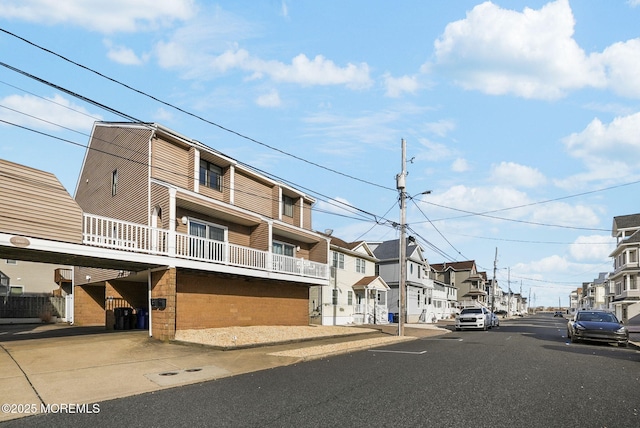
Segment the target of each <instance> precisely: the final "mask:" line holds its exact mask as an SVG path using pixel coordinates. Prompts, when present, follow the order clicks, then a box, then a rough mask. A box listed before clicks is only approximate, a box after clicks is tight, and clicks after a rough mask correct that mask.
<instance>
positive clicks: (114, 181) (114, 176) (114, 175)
mask: <svg viewBox="0 0 640 428" xmlns="http://www.w3.org/2000/svg"><path fill="white" fill-rule="evenodd" d="M117 194H118V170H117V169H114V170H113V171H112V172H111V196H115V195H117Z"/></svg>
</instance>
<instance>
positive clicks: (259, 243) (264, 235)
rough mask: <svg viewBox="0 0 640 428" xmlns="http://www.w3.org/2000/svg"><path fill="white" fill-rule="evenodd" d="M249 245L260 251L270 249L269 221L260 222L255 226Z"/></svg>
mask: <svg viewBox="0 0 640 428" xmlns="http://www.w3.org/2000/svg"><path fill="white" fill-rule="evenodd" d="M249 245H250V246H251V248H255V249H257V250H260V251H269V225H268V224H267V223H260V224H259V225H258V226H256V227H254V228H253V230H252V231H251V241H250V244H249Z"/></svg>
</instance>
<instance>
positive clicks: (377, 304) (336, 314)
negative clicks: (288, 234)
mask: <svg viewBox="0 0 640 428" xmlns="http://www.w3.org/2000/svg"><path fill="white" fill-rule="evenodd" d="M327 236H328V237H329V238H330V239H331V247H330V248H331V255H330V260H331V261H332V266H331V280H330V283H329V286H328V287H324V286H318V287H312V288H311V290H310V292H309V304H310V313H311V322H312V323H314V324H321V325H347V324H386V323H388V310H387V293H388V291H389V286H388V285H387V283H386V282H385V281H384V280H383V279H382V278H381V277H379V276H377V275H376V274H375V271H376V262H377V261H378V259H377V258H375V257H374V255H373V251H372V250H371V249H370V248H369V246H368V245H367V243H366V242H364V241H357V242H345V241H343V240H342V239H339V238H336V237H334V236H329V235H327Z"/></svg>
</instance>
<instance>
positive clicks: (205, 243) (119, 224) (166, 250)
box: [82, 214, 329, 279]
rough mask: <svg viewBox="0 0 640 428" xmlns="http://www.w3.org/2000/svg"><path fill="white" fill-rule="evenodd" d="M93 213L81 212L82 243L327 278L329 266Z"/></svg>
mask: <svg viewBox="0 0 640 428" xmlns="http://www.w3.org/2000/svg"><path fill="white" fill-rule="evenodd" d="M173 235H175V238H174V239H175V246H173V245H170V243H171V242H170V241H172V240H173V239H171V234H170V233H169V231H168V230H165V229H158V228H153V227H149V226H145V225H142V224H136V223H131V222H126V221H121V220H116V219H113V218H108V217H101V216H97V215H93V214H84V224H83V238H82V242H83V244H85V245H92V246H98V247H106V248H113V249H115V250H123V251H132V252H139V253H147V254H157V255H165V256H173V257H178V258H182V259H188V260H197V261H202V262H207V263H216V264H224V265H230V266H237V267H243V268H248V269H256V270H263V271H271V272H279V273H286V274H291V275H299V276H304V277H312V278H323V279H326V278H328V277H329V265H327V264H323V263H317V262H313V261H310V260H305V259H301V258H296V257H288V256H283V255H280V254H274V253H270V252H268V251H260V250H256V249H254V248H249V247H243V246H240V245H234V244H230V243H228V242H221V241H215V240H212V239H206V238H200V237H197V236H191V235H186V234H183V233H177V232H174V234H173Z"/></svg>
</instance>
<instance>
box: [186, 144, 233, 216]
mask: <svg viewBox="0 0 640 428" xmlns="http://www.w3.org/2000/svg"><path fill="white" fill-rule="evenodd" d="M200 159H202V160H206V161H208V162H211V163H212V164H214V165H216V166H218V167H220V168H221V169H222V181H221V183H220V186H221V189H220V190H218V189H212V188H210V187H208V186H204V185H202V184H200V186H199V189H200V191H199V193H200V194H201V195H204V196H206V197H208V198H211V199H215V200H217V201H222V202H227V203H228V202H229V200H230V199H229V197H230V195H231V190H230V179H229V174H230V170H229V168H228V167H227V168H225V167H222V166H221V165H220V163H219V162H217V161H216V159H213V158H211V157H208V156H207V153H204V152H200ZM199 167H200V166H198V168H199ZM198 174H199V173H198ZM198 179H199V175H198ZM191 188H193V186H191Z"/></svg>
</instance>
